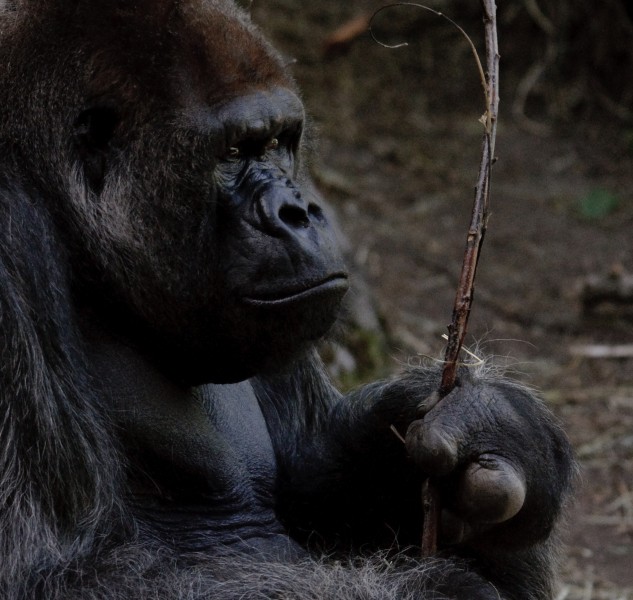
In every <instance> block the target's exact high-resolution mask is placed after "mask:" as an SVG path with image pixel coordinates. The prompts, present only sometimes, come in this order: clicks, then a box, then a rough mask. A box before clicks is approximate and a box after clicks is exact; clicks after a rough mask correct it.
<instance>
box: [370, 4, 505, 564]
mask: <svg viewBox="0 0 633 600" xmlns="http://www.w3.org/2000/svg"><path fill="white" fill-rule="evenodd" d="M481 4H482V7H483V11H484V27H485V41H486V69H485V71H484V67H483V66H482V63H481V60H480V59H479V55H478V53H477V49H476V48H475V45H474V43H473V41H472V40H471V38H470V37H469V36H468V34H467V33H466V32H465V31H464V30H463V29H462V27H460V26H459V25H458V24H457V23H455V21H453V20H452V19H450V18H449V17H447V16H446V15H444V14H443V13H441V12H439V11H437V10H434V9H432V8H429V7H428V6H425V5H423V4H417V3H414V2H396V3H394V4H389V5H387V6H383V7H382V8H380V9H379V10H377V11H376V12H375V13H374V14H373V16H372V18H371V19H370V22H369V32H370V34H371V36H372V38H373V39H374V41H376V42H377V43H378V44H380V45H382V46H384V47H386V48H401V47H403V46H407V45H408V44H407V43H406V42H405V43H401V44H393V45H390V44H385V43H384V42H381V41H380V40H379V39H377V38H376V36H375V35H374V32H373V30H372V23H373V21H374V19H375V18H376V16H377V15H378V14H380V13H381V12H382V11H383V10H386V9H388V8H391V7H394V6H413V7H416V8H420V9H422V10H426V11H428V12H431V13H433V14H435V15H437V16H439V17H442V18H443V19H446V20H447V21H448V22H449V23H451V25H453V26H454V27H455V28H456V29H457V30H458V31H459V32H460V33H461V35H462V36H463V37H464V38H465V39H466V40H467V42H468V44H469V45H470V48H471V51H472V53H473V56H474V57H475V61H476V63H477V68H478V70H479V76H480V79H481V84H482V87H483V92H484V98H485V112H484V114H483V116H482V117H481V119H480V121H481V123H482V124H483V126H484V137H483V142H482V153H481V162H480V165H479V176H478V178H477V185H476V187H475V199H474V203H473V210H472V216H471V222H470V227H469V228H468V236H467V238H466V250H465V252H464V260H463V263H462V270H461V275H460V279H459V285H458V287H457V294H456V296H455V303H454V306H453V318H452V321H451V324H450V325H449V327H448V334H449V335H448V343H447V346H446V352H445V355H444V369H443V371H442V381H441V384H440V389H439V395H440V398H441V397H444V396H445V395H446V394H448V393H449V392H450V391H451V390H452V389H453V388H454V387H455V381H456V377H457V367H458V359H459V354H460V351H461V348H462V345H463V342H464V338H465V336H466V330H467V325H468V317H469V315H470V309H471V306H472V302H473V296H474V289H475V285H474V282H475V274H476V271H477V265H478V263H479V252H480V250H481V246H482V244H483V240H484V236H485V232H486V226H487V222H488V205H489V199H490V171H491V167H492V163H493V162H494V158H493V157H494V152H495V140H496V134H497V112H498V107H499V43H498V40H497V18H496V10H497V7H496V5H495V0H481ZM422 506H423V511H424V529H423V532H422V544H421V545H422V555H423V556H430V555H432V554H435V552H436V550H437V532H438V526H439V517H440V504H439V493H438V490H437V488H436V487H435V486H434V485H433V482H432V481H431V480H430V479H427V480H426V482H425V484H424V487H423V490H422Z"/></svg>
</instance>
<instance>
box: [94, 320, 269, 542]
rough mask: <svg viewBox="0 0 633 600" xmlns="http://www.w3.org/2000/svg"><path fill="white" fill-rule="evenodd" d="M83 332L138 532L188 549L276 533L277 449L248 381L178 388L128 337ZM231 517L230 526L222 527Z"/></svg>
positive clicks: (99, 332) (95, 331) (95, 329)
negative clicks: (120, 456)
mask: <svg viewBox="0 0 633 600" xmlns="http://www.w3.org/2000/svg"><path fill="white" fill-rule="evenodd" d="M84 329H85V331H86V340H87V343H88V346H89V352H88V356H89V357H90V358H89V360H90V363H91V364H90V368H91V371H92V373H93V376H94V377H95V378H96V379H97V380H98V381H99V383H100V387H101V390H102V397H103V408H104V411H105V412H106V415H107V417H108V418H109V419H110V420H111V422H113V423H114V425H115V427H116V428H117V430H118V434H119V438H120V440H121V444H122V446H123V452H124V454H125V456H126V457H127V471H128V478H127V481H128V494H129V503H130V505H131V506H132V508H133V510H134V511H135V516H136V518H137V519H138V521H139V523H140V525H141V529H145V530H150V531H151V532H152V535H153V536H154V537H159V538H161V539H163V540H164V541H165V542H166V543H169V544H172V545H176V546H177V547H179V548H181V549H183V548H189V549H191V550H205V549H206V548H210V547H211V546H218V544H232V543H234V540H237V539H246V538H250V539H251V540H253V539H255V538H257V537H258V531H260V530H262V531H267V532H268V533H270V532H271V531H272V532H275V531H276V530H277V529H279V532H281V526H280V525H279V524H278V523H277V522H276V519H275V516H274V512H273V506H272V500H271V499H272V496H273V489H272V486H273V485H274V481H275V473H276V467H275V459H274V453H273V450H272V445H271V442H270V439H269V436H268V431H267V428H266V424H265V422H264V419H263V416H262V414H261V411H260V409H259V406H258V404H257V400H256V398H255V396H254V394H253V390H252V387H251V385H250V383H248V382H244V383H241V384H235V385H213V386H204V387H202V388H183V387H179V386H178V385H176V384H174V383H173V382H172V381H170V380H169V379H168V378H167V377H166V376H165V375H164V374H162V373H161V372H160V371H159V370H158V369H157V368H156V366H155V365H153V364H152V363H151V362H150V361H149V360H147V359H146V358H145V357H143V356H142V355H141V354H140V353H139V352H138V351H137V350H136V349H135V348H133V347H132V346H130V345H128V344H127V343H125V341H123V340H119V339H113V338H112V337H111V336H108V335H107V334H104V333H103V332H102V331H100V329H99V328H98V327H96V326H94V325H89V326H88V327H87V328H84ZM245 507H246V508H245ZM220 509H221V510H220ZM231 513H232V514H233V519H234V527H233V528H226V527H218V525H217V523H216V520H217V518H218V515H222V518H223V519H226V518H227V514H231ZM192 531H195V532H196V533H195V536H194V537H193V538H192V537H191V532H192Z"/></svg>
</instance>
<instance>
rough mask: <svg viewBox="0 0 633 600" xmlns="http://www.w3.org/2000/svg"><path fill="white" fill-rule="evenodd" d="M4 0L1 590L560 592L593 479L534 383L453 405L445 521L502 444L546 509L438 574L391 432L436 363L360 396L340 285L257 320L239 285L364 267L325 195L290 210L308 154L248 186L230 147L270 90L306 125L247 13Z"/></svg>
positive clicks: (462, 396)
mask: <svg viewBox="0 0 633 600" xmlns="http://www.w3.org/2000/svg"><path fill="white" fill-rule="evenodd" d="M0 7H2V8H0V107H2V108H1V110H0V161H1V162H0V369H1V370H0V598H2V600H32V599H36V600H37V599H42V600H62V599H63V600H73V599H81V600H92V599H94V600H96V599H102V600H106V599H108V600H132V599H134V600H144V599H148V600H149V599H158V598H160V599H161V600H184V599H203V598H207V599H209V598H217V599H227V600H231V599H238V598H239V599H242V598H271V599H272V598H297V599H301V600H309V599H312V598H314V599H315V600H316V599H319V600H321V599H325V600H327V599H330V598H332V599H334V598H337V599H338V598H341V599H360V598H376V599H381V600H382V599H386V598H394V599H395V598H398V599H402V600H406V599H414V598H415V599H420V600H446V599H451V598H459V599H471V600H472V599H477V598H481V599H484V598H485V599H491V598H497V597H503V598H507V599H512V600H529V599H531V600H536V599H538V600H543V599H545V598H548V597H550V596H551V585H552V564H553V560H554V547H555V542H554V538H553V536H552V530H553V528H554V525H555V523H556V522H557V520H558V518H559V513H560V508H561V504H562V502H563V499H564V497H565V494H566V492H567V490H568V487H569V479H570V473H571V469H572V467H571V458H570V451H569V446H568V444H567V442H566V440H565V438H564V436H563V434H562V433H561V432H560V430H559V429H558V427H557V426H556V425H555V424H554V422H553V421H552V418H551V417H550V415H549V414H548V413H547V411H546V410H545V409H544V408H543V407H542V406H541V404H540V403H539V402H538V400H536V399H534V397H533V396H532V394H531V393H530V392H528V391H527V390H525V389H523V388H521V387H519V386H516V385H514V384H511V383H508V382H503V381H492V380H488V381H486V380H485V379H477V378H473V377H471V376H470V375H468V374H464V375H463V377H462V379H461V382H460V386H459V389H458V390H457V391H456V393H455V394H453V395H452V396H451V399H446V400H445V401H444V402H443V403H442V405H441V407H440V409H439V411H438V410H434V411H433V412H432V413H429V416H428V417H427V418H426V419H425V426H427V425H428V426H429V427H434V426H436V428H437V431H442V432H444V434H445V435H446V436H447V439H449V438H450V439H451V440H452V441H453V442H454V444H455V447H456V448H458V449H459V451H458V457H457V461H458V462H457V465H456V466H455V468H454V469H453V470H451V471H450V472H449V473H443V475H444V476H443V477H442V478H440V479H438V482H439V485H440V487H441V490H442V493H443V502H444V504H445V506H447V507H448V508H450V509H452V510H453V511H454V512H455V513H456V514H462V513H463V507H464V506H467V505H468V503H467V500H468V498H464V497H463V494H462V493H461V492H460V485H461V483H463V481H462V473H463V472H464V469H465V468H466V467H467V466H468V465H469V464H470V463H472V462H477V461H479V460H480V459H481V458H482V456H491V455H492V456H493V457H494V456H497V457H502V458H503V459H504V460H507V462H508V463H509V464H511V465H513V467H514V468H515V469H516V470H517V471H518V472H519V473H520V474H521V475H522V476H523V477H524V478H525V483H526V488H527V495H526V498H525V503H524V505H523V507H522V509H521V510H520V512H519V513H518V514H516V516H514V517H512V518H510V519H509V520H506V521H504V522H501V523H499V524H497V525H494V526H492V525H490V524H486V523H483V522H481V519H480V520H479V521H478V520H477V518H476V517H475V516H473V515H472V514H471V515H470V516H468V518H466V520H467V521H469V522H470V524H471V525H473V527H474V530H475V535H473V536H472V537H470V538H468V539H467V540H466V539H465V540H464V542H463V543H461V544H459V545H455V546H447V547H446V548H445V549H444V550H443V552H442V556H441V557H438V558H437V559H433V560H424V561H422V560H416V559H414V558H412V556H414V554H415V553H414V552H413V553H412V552H411V551H408V550H407V548H409V547H410V546H411V545H414V544H416V543H417V537H418V535H419V531H420V527H421V509H420V505H419V504H420V503H419V493H420V484H421V480H422V476H423V473H421V470H420V468H419V466H418V467H416V465H415V464H414V461H412V460H411V459H409V458H407V454H406V452H405V448H404V446H403V445H402V443H401V442H400V441H399V440H398V439H397V438H396V437H395V436H394V435H393V433H392V431H391V430H390V425H395V426H396V427H397V428H398V429H399V430H400V431H401V432H402V433H403V434H404V433H405V432H406V430H407V427H408V426H409V425H410V424H411V423H412V422H413V421H415V420H416V418H417V417H418V409H419V405H420V403H421V402H423V401H424V399H425V398H427V397H428V396H429V394H431V392H432V391H433V390H435V389H436V388H437V373H434V372H427V371H424V370H412V371H409V372H407V373H404V374H402V375H401V376H400V377H398V378H396V379H394V380H392V381H388V382H380V383H376V384H372V385H369V386H366V387H364V388H361V389H360V390H358V391H357V392H355V393H352V394H350V395H348V396H346V397H342V396H341V395H340V394H339V393H338V392H337V391H336V390H335V389H334V388H333V387H332V385H331V384H330V383H329V381H328V379H327V377H326V375H325V374H324V372H323V370H322V368H321V367H320V363H319V361H318V358H316V355H314V353H313V351H312V350H311V348H310V347H311V344H312V341H313V340H314V339H315V338H316V337H318V336H319V335H321V334H322V333H323V331H325V330H326V329H327V327H328V326H329V324H331V322H332V321H333V319H334V318H335V312H336V311H335V308H336V306H337V304H338V300H339V296H340V294H339V292H336V293H328V294H327V295H321V296H319V297H318V298H317V300H316V302H312V303H309V304H308V303H305V302H299V303H298V306H295V305H294V304H293V305H291V306H289V307H288V309H287V310H285V311H284V312H283V313H281V312H277V311H276V310H274V309H273V310H272V311H268V309H266V310H260V311H259V312H257V311H254V312H253V313H251V312H248V311H246V312H240V311H239V310H238V309H237V308H236V306H237V304H236V302H235V300H234V295H232V293H229V292H230V291H231V290H232V289H235V290H238V291H239V290H242V289H246V290H247V292H248V293H251V292H252V291H253V290H252V289H250V288H249V287H248V286H249V285H251V284H253V285H255V283H257V284H258V285H260V286H266V285H270V286H273V287H272V288H267V293H268V289H272V290H273V291H274V290H276V289H287V285H288V280H289V277H290V275H291V274H293V275H294V276H295V277H296V280H297V281H298V282H302V281H303V282H305V281H318V280H320V278H322V277H323V273H337V272H338V270H339V269H340V267H339V266H338V265H339V263H338V258H337V256H336V254H335V252H334V250H333V249H332V248H333V245H332V243H331V242H330V241H329V240H330V238H329V236H330V233H329V229H328V227H327V224H326V222H325V220H324V217H323V215H322V212H321V210H320V208H319V207H318V204H317V201H316V200H314V199H308V200H305V203H304V204H300V208H297V206H299V204H296V205H294V204H292V203H293V202H301V203H303V202H304V201H303V200H301V201H298V200H296V199H297V198H298V197H299V196H297V195H296V194H295V190H296V189H297V188H296V187H295V186H299V185H300V182H301V180H302V173H301V167H300V166H297V167H293V169H292V170H293V173H292V177H293V178H294V180H295V182H299V183H292V182H290V180H288V181H289V182H288V183H286V172H287V171H286V168H285V167H284V166H283V165H282V166H281V167H278V166H277V163H276V162H275V161H276V160H277V159H276V158H275V159H274V160H272V159H271V162H266V163H263V162H262V163H261V167H260V166H258V167H253V168H254V169H255V168H256V169H260V168H261V171H257V170H255V171H254V173H251V174H250V175H249V177H251V179H253V181H254V182H255V183H253V181H251V182H250V183H249V182H248V181H247V182H246V183H245V184H243V185H242V184H240V185H238V184H237V183H236V182H237V181H238V180H239V177H235V178H231V177H229V176H228V175H220V173H228V174H229V175H230V174H231V173H232V172H233V171H231V169H232V168H233V167H231V166H230V165H229V166H228V167H226V166H222V165H223V164H224V163H223V159H222V158H221V156H222V155H223V153H226V151H227V148H226V147H224V146H223V144H225V145H226V144H227V143H228V145H229V146H230V145H231V144H232V143H237V142H241V141H242V138H240V137H239V136H238V137H237V138H236V139H237V142H231V141H229V142H227V141H226V140H223V139H220V137H221V136H220V137H218V136H217V135H216V137H215V138H214V137H213V135H211V134H209V135H208V136H207V137H205V135H204V132H205V131H207V129H205V128H210V129H209V130H210V131H212V132H213V131H216V130H214V129H213V127H214V125H213V124H214V123H215V122H216V121H214V119H216V118H220V117H218V115H223V116H221V118H222V119H229V120H230V119H234V120H235V119H237V121H238V122H237V123H236V124H234V125H232V126H231V127H227V128H226V131H225V130H224V129H222V127H220V131H221V132H224V134H226V135H227V136H230V135H234V134H235V132H236V131H237V130H239V129H240V127H241V123H240V122H239V115H241V114H242V113H241V111H242V110H243V105H242V104H241V103H242V100H241V97H242V95H244V97H245V98H246V100H244V102H251V104H246V105H245V106H246V110H245V114H246V115H247V114H248V113H249V111H251V109H252V107H253V106H254V107H255V108H258V107H259V106H260V104H258V102H259V100H257V98H258V96H257V93H259V91H261V90H282V92H279V94H281V95H279V94H278V95H276V96H274V100H273V108H275V106H279V107H280V110H281V111H282V112H283V111H286V112H289V113H292V112H293V111H295V112H296V111H297V110H299V109H298V108H297V105H296V103H295V100H293V99H292V98H293V96H287V95H286V93H285V92H284V91H283V90H290V91H291V92H292V93H294V92H293V90H294V85H293V83H292V81H291V80H290V78H289V77H288V75H287V74H286V73H285V70H284V67H283V61H282V60H281V59H280V58H279V56H278V55H277V54H276V53H275V52H274V51H273V50H272V49H271V48H270V46H269V45H268V44H267V43H266V42H265V41H264V40H263V39H262V38H261V36H260V34H259V33H258V32H257V31H256V29H255V28H254V27H253V26H252V25H251V24H250V22H249V20H248V18H247V17H246V16H245V15H244V14H242V13H241V12H240V11H239V10H238V9H236V8H235V7H234V6H233V4H231V3H229V2H228V1H225V0H208V1H204V0H199V1H196V0H183V1H182V2H178V1H176V0H138V1H131V0H130V1H128V0H118V1H116V0H16V1H15V2H11V1H7V2H4V3H1V4H0ZM253 90H254V91H255V92H254V93H255V96H253V95H252V94H253ZM274 93H275V94H277V92H274ZM249 94H250V95H249ZM249 98H250V100H249ZM253 98H255V100H253ZM229 100H231V101H233V103H232V104H231V105H230V108H229V109H225V108H224V107H225V106H227V105H226V102H228V101H229ZM253 102H254V104H253ZM274 102H278V105H275V104H274ZM223 111H225V112H223ZM226 111H228V113H226ZM225 113H226V114H225ZM236 115H238V116H237V117H236ZM95 123H97V125H98V126H97V125H95ZM288 127H289V131H290V133H292V131H294V130H292V127H291V126H288ZM216 133H217V131H216ZM224 134H223V135H224ZM275 134H277V133H276V132H275ZM281 134H282V135H284V134H285V130H284V131H281ZM235 135H237V134H235ZM284 143H285V144H286V145H287V147H288V148H290V149H291V150H292V148H293V144H294V143H295V142H294V141H293V140H292V139H289V141H286V142H284ZM289 152H290V150H289ZM292 152H294V150H292ZM219 156H220V158H219ZM280 160H281V159H280ZM257 164H258V165H259V164H260V163H257ZM222 169H225V171H222ZM249 169H250V167H249ZM264 176H265V177H264ZM262 178H263V179H262ZM243 179H244V178H243ZM264 179H265V180H266V181H265V184H262V183H261V182H262V181H263V180H264ZM280 182H281V183H280ZM223 186H224V187H223ZM240 186H242V187H240ZM244 186H245V187H244ZM262 186H264V187H262ZM265 186H269V187H265ZM222 189H223V190H224V192H222V193H225V196H227V197H228V198H229V200H230V199H232V198H237V197H238V196H239V194H242V193H243V192H244V190H246V191H250V193H251V194H255V190H257V193H258V194H262V198H264V202H270V203H272V204H274V205H275V206H277V203H281V204H280V205H281V206H286V207H287V206H291V205H292V206H294V208H293V210H292V211H290V212H287V213H286V214H287V215H290V216H286V219H285V221H284V222H283V223H276V224H275V227H277V228H278V227H281V226H283V227H286V226H287V227H289V228H290V230H292V231H291V233H290V234H288V232H287V231H285V230H284V231H283V232H282V233H280V232H279V230H278V229H277V230H275V231H274V232H273V233H271V232H267V233H262V231H266V229H267V227H268V228H270V227H271V225H270V223H268V222H266V223H264V222H263V221H261V222H260V221H258V220H257V219H263V217H261V216H253V215H252V214H251V213H249V212H248V211H246V210H244V209H243V204H244V203H243V202H242V204H239V203H238V204H237V205H236V206H237V208H235V209H231V210H228V209H227V208H226V207H225V206H224V205H223V200H222V198H224V196H222V194H221V193H220V192H219V191H218V190H222ZM262 190H264V191H262ZM229 192H230V193H229ZM231 194H233V195H232V196H231ZM304 195H305V191H304ZM246 202H247V204H246V206H247V207H248V206H250V204H248V202H250V199H249V198H247V200H246ZM240 210H244V215H243V216H240V215H241V214H242V213H240V212H239V211H240ZM236 215H237V216H236ZM306 215H308V216H309V221H310V225H309V226H306V224H305V222H304V221H306V220H307V219H308V216H306ZM273 217H274V219H276V218H277V214H276V213H275V214H274V215H273ZM253 219H255V221H253ZM253 222H254V223H255V225H254V226H253V227H251V225H252V224H253ZM306 227H307V228H308V229H309V230H310V235H311V238H310V240H311V241H308V242H305V246H301V244H303V243H304V242H299V241H297V239H298V237H299V236H300V235H302V233H301V232H305V231H306ZM258 236H259V237H258ZM267 236H268V237H267ZM314 239H318V241H317V242H314ZM253 240H255V241H253ZM249 244H250V246H249ZM251 246H252V247H251ZM247 250H248V252H247ZM304 250H305V254H301V252H303V251H304ZM289 256H290V257H291V259H292V260H288V257H289ZM273 264H274V265H276V266H275V268H274V269H273V268H272V267H271V266H270V265H273ZM289 265H291V266H289ZM267 269H268V270H267ZM262 273H263V275H262ZM262 277H263V278H262ZM276 278H277V279H276ZM252 282H255V283H252ZM227 286H229V287H230V286H233V288H231V289H227ZM240 286H241V287H240ZM275 286H276V287H275ZM284 286H286V288H284ZM255 291H256V292H258V291H259V288H258V289H256V290H255ZM253 293H254V292H253ZM337 294H338V295H337ZM258 310H259V309H258ZM271 315H272V316H271ZM248 377H250V379H247V378H248ZM210 381H214V382H217V383H215V384H207V385H198V384H200V383H208V382H210ZM240 381H241V382H240ZM227 382H237V383H229V384H227ZM194 384H195V385H194ZM196 386H197V387H196ZM433 415H435V416H433ZM409 439H411V436H410V437H409ZM412 443H413V442H412ZM416 452H417V449H416V447H415V443H413V446H412V456H414V457H415V456H417V454H416ZM427 466H428V467H429V469H430V470H431V471H434V468H435V466H434V464H432V461H431V464H429V465H427ZM462 516H463V515H462Z"/></svg>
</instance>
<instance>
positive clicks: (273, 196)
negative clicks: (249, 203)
mask: <svg viewBox="0 0 633 600" xmlns="http://www.w3.org/2000/svg"><path fill="white" fill-rule="evenodd" d="M258 203H259V212H260V218H261V221H262V226H263V227H264V228H265V229H266V230H267V232H268V233H270V234H271V235H281V236H287V235H292V236H297V235H299V236H301V235H306V234H308V232H309V231H310V230H313V229H314V228H318V227H319V226H320V225H323V224H325V216H324V214H323V210H322V209H321V207H320V206H319V205H318V204H316V203H315V202H312V201H308V200H307V199H306V198H305V197H304V196H303V194H302V193H301V192H300V191H299V190H298V189H297V188H296V187H295V186H294V183H293V182H292V181H291V180H289V179H286V180H277V181H275V182H274V183H272V184H270V185H269V186H267V187H266V189H265V190H264V191H263V193H262V194H261V195H260V197H259V199H258Z"/></svg>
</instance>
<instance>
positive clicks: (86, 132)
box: [75, 106, 120, 150]
mask: <svg viewBox="0 0 633 600" xmlns="http://www.w3.org/2000/svg"><path fill="white" fill-rule="evenodd" d="M119 120H120V119H119V114H118V112H117V111H116V110H115V109H114V108H112V107H109V106H95V107H92V108H88V109H86V110H84V111H83V112H82V113H81V114H80V115H79V117H77V120H76V121H75V136H76V137H77V139H78V140H79V141H80V143H81V144H82V145H83V146H84V147H85V149H90V150H105V149H106V148H107V146H108V144H109V143H110V140H111V139H112V136H113V135H114V131H115V129H116V127H117V125H118V124H119Z"/></svg>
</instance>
